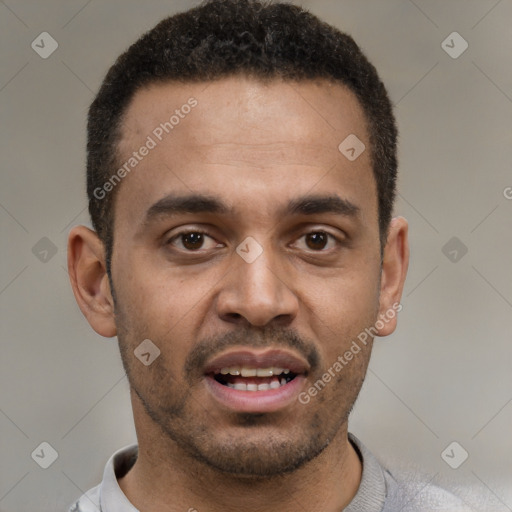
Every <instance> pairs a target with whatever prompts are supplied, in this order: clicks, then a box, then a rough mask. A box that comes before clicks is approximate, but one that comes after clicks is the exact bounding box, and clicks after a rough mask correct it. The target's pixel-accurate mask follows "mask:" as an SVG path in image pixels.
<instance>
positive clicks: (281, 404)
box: [203, 348, 310, 413]
mask: <svg viewBox="0 0 512 512" xmlns="http://www.w3.org/2000/svg"><path fill="white" fill-rule="evenodd" d="M309 369H310V367H309V364H308V362H307V361H306V360H305V359H303V358H301V357H300V355H298V354H295V353H294V352H291V351H289V350H288V351H287V350H280V349H265V350H256V349H247V348H239V349H235V350H231V351H229V352H227V353H224V354H222V355H219V356H217V357H215V358H214V359H213V360H211V361H210V362H209V363H207V364H206V365H205V367H204V369H203V372H204V375H205V377H206V378H205V379H204V381H203V382H204V384H205V386H206V389H207V391H208V393H209V394H210V396H211V397H212V398H213V399H214V400H215V403H217V404H218V405H220V406H221V407H222V408H224V409H227V410H229V411H235V412H245V413H267V412H276V411H279V410H282V409H284V408H286V407H289V406H292V405H293V404H294V403H296V402H297V396H298V394H299V393H300V391H301V389H302V388H303V386H304V382H305V380H306V376H307V375H308V372H309Z"/></svg>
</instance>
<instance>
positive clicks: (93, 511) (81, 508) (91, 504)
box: [68, 485, 101, 512]
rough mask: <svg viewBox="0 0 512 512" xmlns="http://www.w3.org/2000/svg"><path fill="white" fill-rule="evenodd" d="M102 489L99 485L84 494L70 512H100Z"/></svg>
mask: <svg viewBox="0 0 512 512" xmlns="http://www.w3.org/2000/svg"><path fill="white" fill-rule="evenodd" d="M100 487H101V485H97V486H96V487H94V488H92V489H91V490H90V491H88V492H86V493H85V494H83V495H82V496H81V497H80V498H79V499H78V501H76V502H75V503H74V504H73V505H72V506H71V507H70V509H69V511H68V512H100Z"/></svg>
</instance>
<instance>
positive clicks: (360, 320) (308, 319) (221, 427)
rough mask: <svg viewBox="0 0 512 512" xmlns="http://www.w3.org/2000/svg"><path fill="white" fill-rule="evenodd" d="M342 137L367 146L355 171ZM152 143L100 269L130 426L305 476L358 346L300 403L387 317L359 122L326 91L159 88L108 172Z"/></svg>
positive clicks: (350, 103)
mask: <svg viewBox="0 0 512 512" xmlns="http://www.w3.org/2000/svg"><path fill="white" fill-rule="evenodd" d="M191 97H193V98H194V99H195V100H196V101H197V104H196V105H195V106H193V108H190V109H188V108H184V109H181V107H182V105H185V104H187V102H188V100H189V98H191ZM192 103H193V102H192ZM189 104H191V103H190V102H189ZM176 109H178V110H180V109H181V110H180V115H179V118H180V119H179V122H178V123H176V124H175V125H174V127H173V128H172V131H171V130H169V133H166V132H165V131H162V130H158V127H159V126H160V125H161V123H165V122H166V121H169V119H170V117H171V115H173V114H174V113H175V110H176ZM185 112H187V113H185ZM173 121H174V122H175V121H176V119H174V120H173ZM155 130H156V131H155ZM161 132H162V133H161ZM156 134H159V135H160V137H161V139H162V140H159V138H158V136H157V135H156ZM350 134H354V135H356V136H357V138H358V139H360V140H361V141H363V143H364V144H365V145H366V148H367V149H366V150H365V151H363V153H362V154H361V155H360V156H359V157H358V158H357V159H356V160H354V161H350V160H349V159H348V158H346V156H344V155H343V154H342V153H341V152H340V151H339V150H338V145H339V144H340V143H341V142H342V141H343V140H344V139H345V138H346V137H347V136H349V135H350ZM148 136H151V138H152V140H153V141H154V142H155V143H156V147H154V148H152V149H151V150H150V151H149V153H148V154H147V156H145V157H142V158H141V159H140V162H138V164H137V166H136V167H134V168H133V170H131V172H130V173H129V174H128V175H127V176H126V177H125V178H124V179H123V181H122V183H121V184H120V185H118V186H119V190H118V195H117V198H116V206H115V228H114V233H115V237H114V238H115V240H114V249H113V259H112V281H113V285H114V290H115V296H116V325H117V330H118V337H119V344H120V348H121V353H122V357H123V363H124V365H125V368H126V370H127V372H128V376H129V380H130V384H131V387H132V391H133V401H134V411H135V417H136V421H137V415H138V414H139V415H140V414H144V415H147V417H149V418H151V420H152V421H154V422H155V423H156V424H158V425H159V426H160V427H161V429H162V431H163V432H164V433H165V435H167V436H168V438H170V439H172V440H173V441H174V442H176V443H177V444H178V445H179V446H180V448H181V449H183V450H185V452H186V453H187V454H189V455H192V456H193V457H194V458H195V459H197V460H200V461H203V462H205V463H207V464H208V465H209V466H210V467H214V468H217V469H219V470H221V471H226V472H230V473H237V474H239V475H260V476H271V475H275V474H279V473H282V472H284V471H290V470H292V469H295V468H297V467H300V466H301V465H302V464H303V463H304V462H306V461H309V460H311V459H313V458H314V457H315V456H317V455H318V454H319V453H320V452H321V451H322V450H323V449H324V448H325V447H326V446H327V444H329V443H330V442H331V441H332V440H333V438H334V436H335V435H336V433H337V432H339V431H340V428H346V421H347V418H348V414H349V412H350V409H351V407H352V405H353V403H354V401H355V399H356V397H357V394H358V392H359V390H360V387H361V385H362V382H363V379H364V374H365V372H366V368H367V364H368V360H369V356H370V343H369V344H368V345H366V346H363V345H361V348H362V350H361V351H360V352H359V353H358V354H356V355H355V356H354V358H353V359H352V361H350V363H349V364H346V365H345V366H344V367H343V369H342V370H341V371H338V372H336V373H335V377H334V378H332V379H330V382H328V383H326V384H325V387H323V389H322V390H321V391H319V392H318V393H317V394H316V396H314V397H311V400H310V401H309V402H308V403H302V402H303V401H300V400H299V399H298V398H299V394H300V393H301V392H304V391H306V390H307V389H308V388H310V387H311V386H312V385H314V383H315V382H316V381H318V380H319V379H321V378H322V375H323V374H324V373H325V372H327V370H328V369H329V368H332V366H333V364H334V363H335V362H336V360H337V358H338V357H339V356H342V355H343V354H344V353H345V352H346V351H347V350H348V349H349V348H350V346H351V343H352V341H353V340H355V339H356V337H357V335H358V334H359V333H361V332H362V331H364V329H365V328H367V327H369V326H372V325H373V324H374V322H375V321H376V319H377V317H378V314H379V310H380V312H381V313H382V305H379V283H380V279H379V278H380V261H381V260H380V245H379V226H378V213H377V192H376V185H375V182H374V178H373V174H372V169H371V162H370V154H369V151H368V148H369V139H368V132H367V129H366V126H365V121H364V117H363V113H362V110H361V108H360V106H359V104H358V102H357V100H356V98H355V96H354V95H353V94H352V93H351V92H350V91H348V90H347V89H345V88H343V87H341V86H339V85H331V84H329V83H327V82H319V83H316V84H313V83H309V82H300V83H293V82H289V83H286V82H279V81H273V82H271V83H269V84H267V85H264V84H262V83H259V82H256V81H253V80H249V79H245V78H239V77H237V78H229V79H225V80H222V81H218V82H213V83H209V84H204V83H202V84H185V85H184V84H171V83H166V84H159V85H152V86H150V87H148V88H146V89H143V90H140V91H138V92H137V94H136V95H135V97H134V99H133V101H132V103H131V105H130V106H129V108H128V110H127V113H126V117H125V119H124V122H123V137H122V141H121V143H120V146H119V149H120V160H121V162H120V163H121V164H122V163H124V162H125V161H127V160H128V159H129V158H130V156H132V152H133V151H138V150H139V148H140V147H141V146H142V145H144V144H146V143H147V141H148V139H147V137H148ZM150 145H152V144H151V143H150ZM139 156H140V155H139ZM188 196H190V197H188ZM192 196H193V197H192ZM201 197H202V198H203V200H202V201H200V200H199V199H201ZM183 198H185V200H182V199H183ZM187 198H188V199H187ZM248 237H250V238H249V239H248ZM146 339H149V340H151V341H152V343H153V344H154V345H156V347H158V349H159V350H160V355H159V357H157V358H156V359H155V360H154V361H153V362H152V363H151V364H150V365H149V366H146V365H144V364H143V363H142V362H141V361H140V360H139V359H138V358H137V357H136V356H135V354H134V350H135V349H136V348H137V347H138V346H139V345H140V343H141V342H142V341H143V340H146ZM144 357H146V358H147V357H148V356H144ZM258 370H259V371H258ZM239 372H241V375H237V373H239ZM254 373H256V374H257V375H256V376H254ZM276 373H277V374H279V375H278V376H276V375H275V374H276ZM290 378H291V380H290Z"/></svg>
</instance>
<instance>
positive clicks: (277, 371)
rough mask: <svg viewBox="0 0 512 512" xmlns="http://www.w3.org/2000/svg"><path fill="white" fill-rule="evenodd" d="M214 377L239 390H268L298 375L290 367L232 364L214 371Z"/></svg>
mask: <svg viewBox="0 0 512 512" xmlns="http://www.w3.org/2000/svg"><path fill="white" fill-rule="evenodd" d="M212 376H213V378H214V379H215V380H216V381H217V382H218V383H220V384H222V385H223V386H227V387H229V388H232V389H236V390H237V391H268V390H270V389H279V388H280V387H282V386H285V385H286V384H288V383H289V382H291V381H292V380H293V379H295V377H296V376H297V374H296V373H294V372H292V371H291V370H290V369H288V368H278V367H270V368H248V367H245V366H242V367H240V366H232V367H228V368H221V369H220V370H219V371H218V372H214V373H213V375H212Z"/></svg>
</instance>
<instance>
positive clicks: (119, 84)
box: [87, 0, 397, 276]
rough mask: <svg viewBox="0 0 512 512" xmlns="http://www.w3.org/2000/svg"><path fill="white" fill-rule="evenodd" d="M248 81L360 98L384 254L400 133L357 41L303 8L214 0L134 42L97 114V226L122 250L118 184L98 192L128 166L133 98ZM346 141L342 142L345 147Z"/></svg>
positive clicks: (107, 84) (91, 162) (91, 133)
mask: <svg viewBox="0 0 512 512" xmlns="http://www.w3.org/2000/svg"><path fill="white" fill-rule="evenodd" d="M236 75H245V76H248V77H251V78H255V79H260V80H263V81H268V80H272V79H284V80H291V81H300V80H318V79H326V80H329V81H333V82H335V83H339V84H342V85H344V86H346V87H347V88H348V89H350V90H351V91H352V92H353V93H354V94H355V95H356V97H357V99H358V101H359V102H360V105H361V106H362V109H363V111H364V114H365V118H366V123H367V126H368V131H369V136H370V155H371V162H372V167H373V173H374V177H375V180H376V184H377V195H378V211H379V232H380V241H381V248H382V247H383V245H384V244H385V241H386V238H387V232H388V228H389V223H390V220H391V216H392V210H393V203H394V198H395V189H396V174H397V155H396V151H397V150H396V144H397V128H396V123H395V119H394V115H393V108H392V104H391V102H390V100H389V98H388V95H387V92H386V89H385V87H384V85H383V83H382V82H381V80H380V79H379V76H378V74H377V71H376V69H375V67H374V66H373V65H372V64H371V63H370V62H369V61H368V59H367V58H366V57H365V55H364V54H363V53H362V51H361V50H360V48H359V47H358V46H357V44H356V43H355V42H354V40H353V39H352V38H351V37H350V36H349V35H347V34H345V33H343V32H340V31H339V30H338V29H337V28H335V27H333V26H331V25H328V24H327V23H325V22H323V21H321V20H320V19H319V18H317V17H316V16H314V15H313V14H311V13H309V12H308V11H306V10H304V9H303V8H301V7H299V6H296V5H292V4H287V3H274V2H270V1H261V0H208V1H206V2H203V3H202V4H200V5H199V6H197V7H194V8H192V9H190V10H188V11H185V12H182V13H179V14H176V15H174V16H171V17H168V18H166V19H164V20H163V21H161V22H160V23H158V24H157V25H156V26H155V27H154V28H153V29H152V30H150V31H149V32H147V33H145V34H144V35H143V36H142V37H141V38H140V39H139V40H138V41H136V42H135V43H134V44H133V45H131V46H130V47H129V48H128V50H126V51H125V52H124V53H123V54H122V55H121V56H119V58H118V59H117V60H116V62H115V63H114V65H113V66H112V67H111V68H110V70H109V71H108V73H107V75H106V77H105V79H104V80H103V83H102V85H101V88H100V90H99V92H98V94H97V96H96V98H95V99H94V101H93V103H92V104H91V106H90V109H89V116H88V125H87V135H88V141H87V194H88V199H89V213H90V216H91V220H92V224H93V227H94V229H95V230H96V232H97V233H98V236H99V237H100V239H101V240H102V242H103V243H104V245H105V248H106V259H107V262H106V265H107V272H108V273H109V276H110V264H111V256H112V247H113V236H114V233H113V229H114V199H115V195H116V190H117V188H119V187H114V188H113V189H112V190H111V191H110V192H109V193H108V194H102V195H101V196H100V195H99V194H98V193H96V194H95V193H94V192H95V190H96V191H98V189H101V187H103V185H104V184H105V183H106V182H107V181H108V180H109V179H111V177H112V175H113V174H114V172H115V170H116V169H117V167H118V166H119V163H120V158H119V154H118V143H119V140H120V136H121V127H122V120H123V114H124V113H125V111H126V109H127V107H128V105H129V103H130V101H131V99H132V98H133V96H134V94H135V93H136V92H137V91H138V90H139V89H140V88H141V87H143V86H146V85H149V84H151V83H158V82H167V81H169V82H172V81H175V82H181V83H186V82H202V81H213V80H217V79H221V78H225V77H228V76H236ZM340 142H341V141H340Z"/></svg>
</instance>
